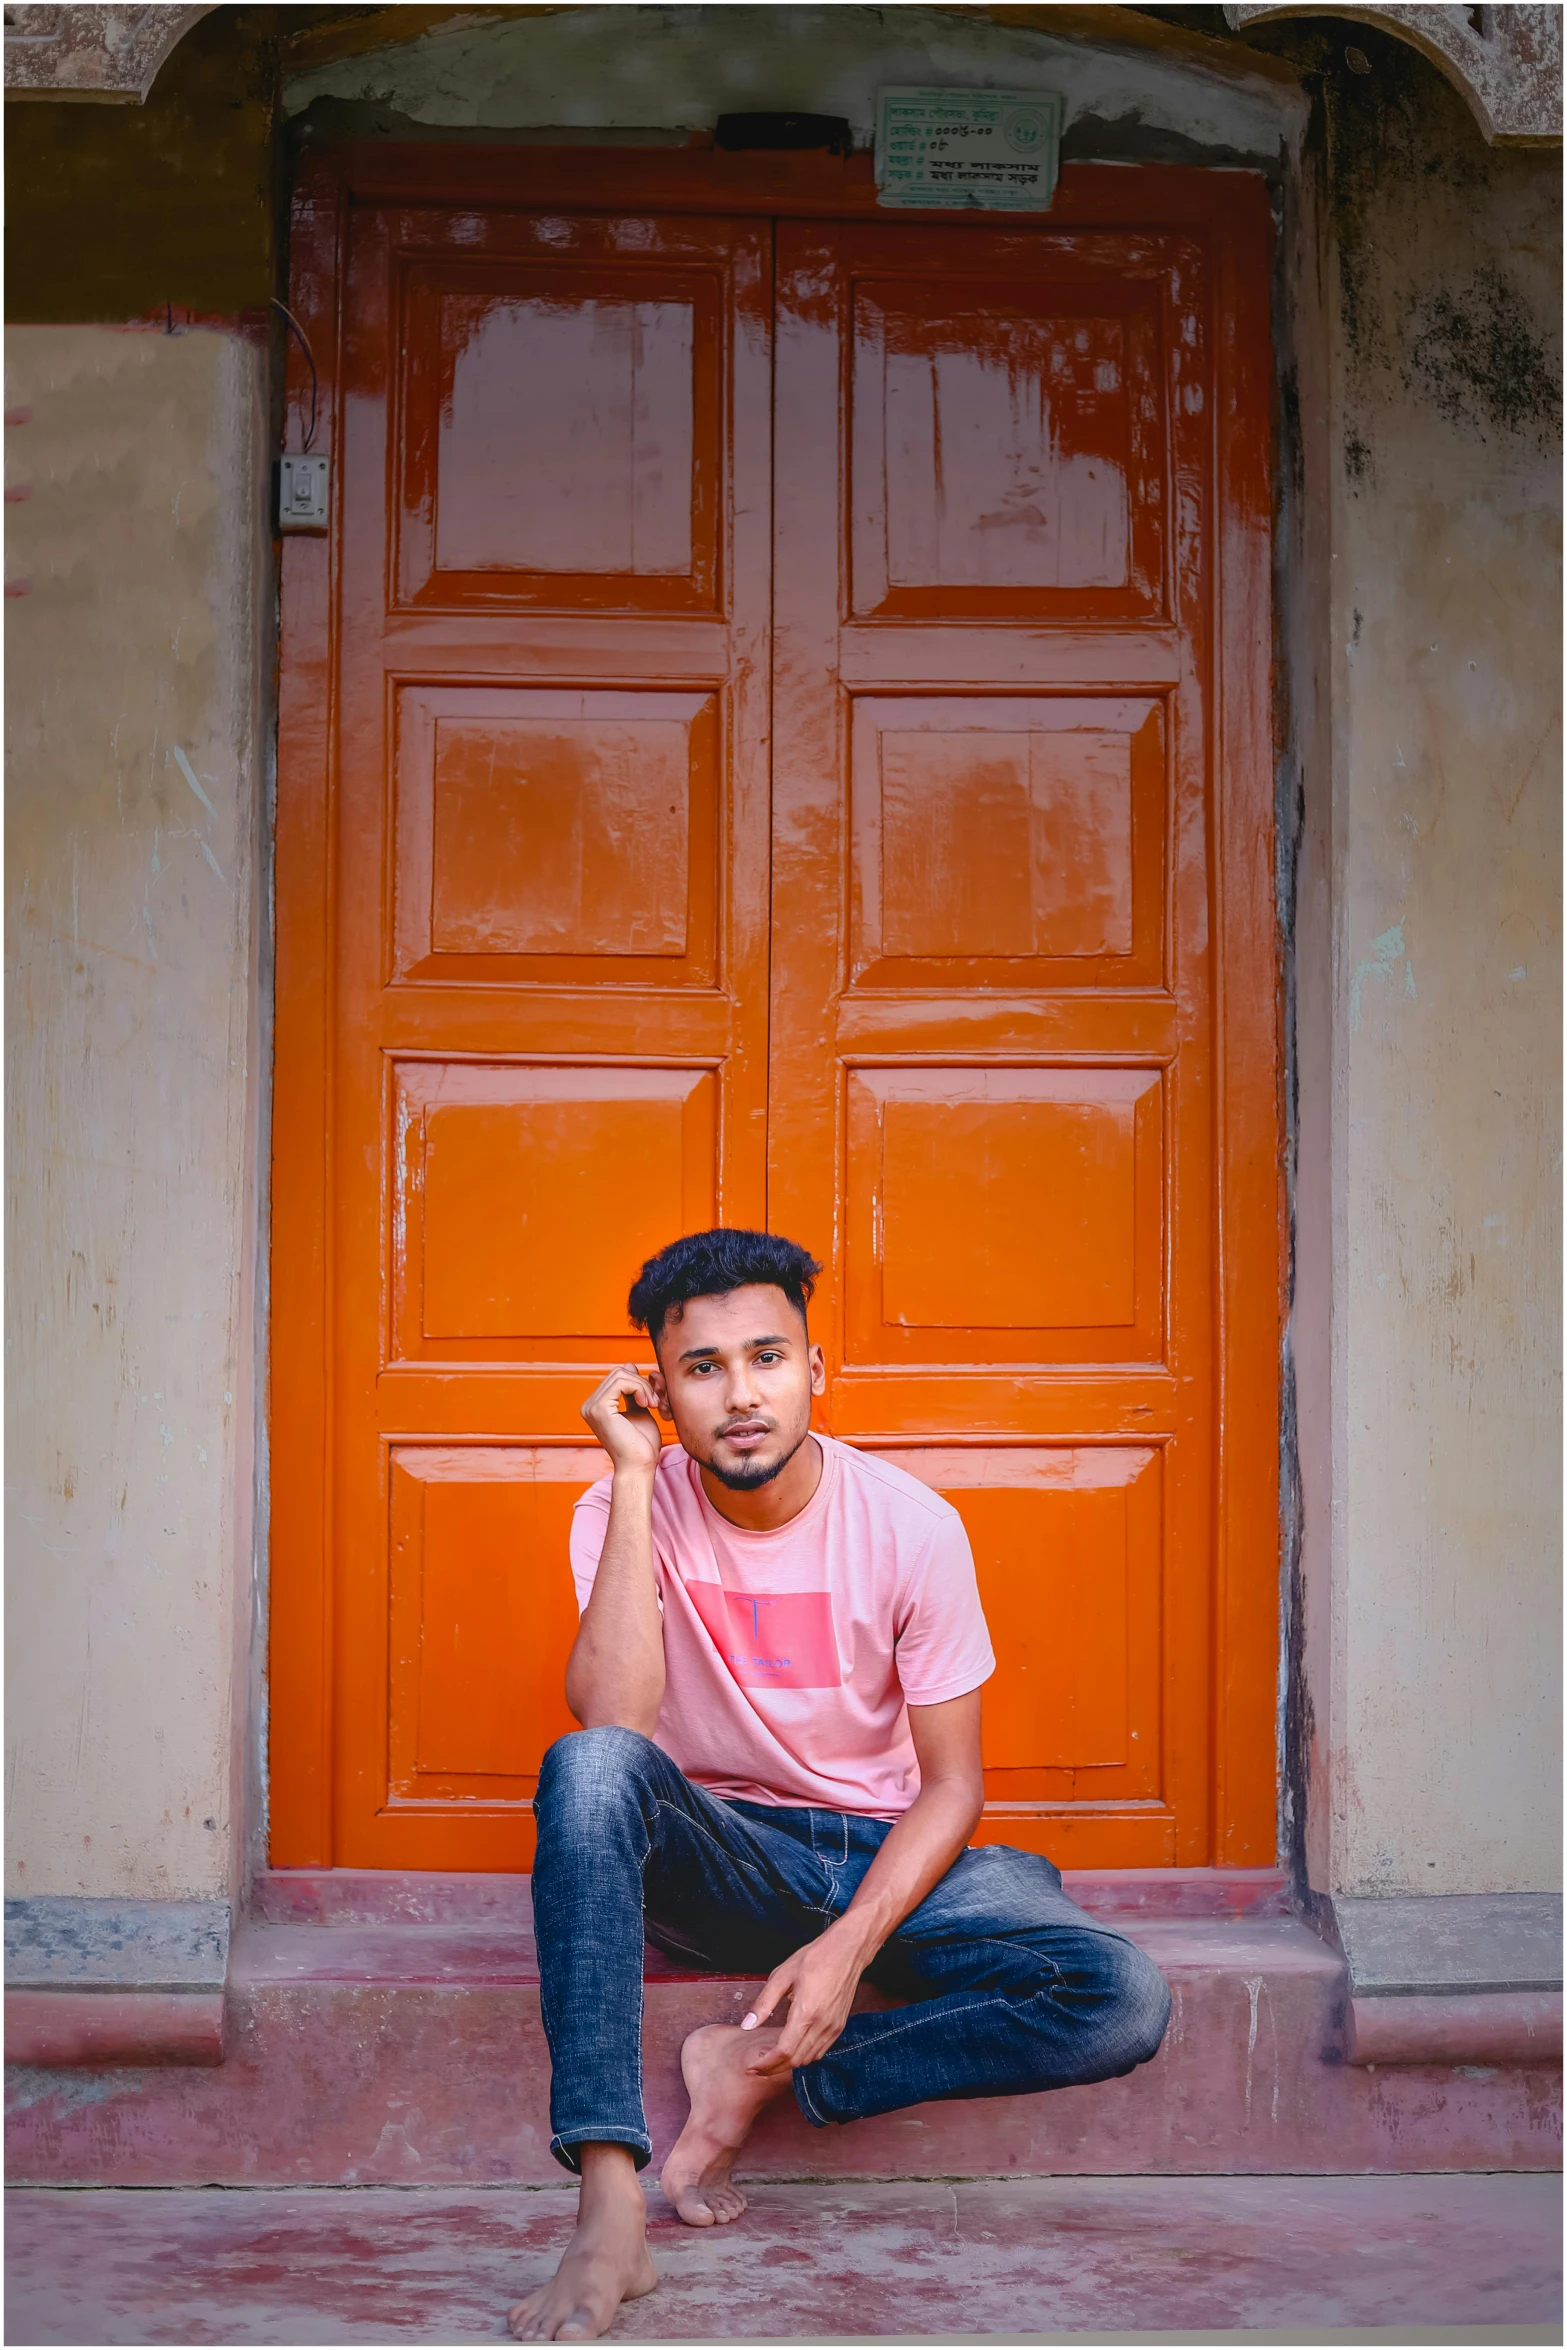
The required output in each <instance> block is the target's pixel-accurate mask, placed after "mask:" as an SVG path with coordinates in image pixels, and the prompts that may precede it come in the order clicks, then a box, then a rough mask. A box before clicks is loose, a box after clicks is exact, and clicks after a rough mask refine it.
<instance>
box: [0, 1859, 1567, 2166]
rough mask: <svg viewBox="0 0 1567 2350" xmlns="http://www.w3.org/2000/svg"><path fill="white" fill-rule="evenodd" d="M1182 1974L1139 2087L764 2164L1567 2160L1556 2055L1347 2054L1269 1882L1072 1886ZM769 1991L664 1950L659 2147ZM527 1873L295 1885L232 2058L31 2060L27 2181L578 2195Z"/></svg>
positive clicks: (779, 2150) (1033, 2101)
mask: <svg viewBox="0 0 1567 2350" xmlns="http://www.w3.org/2000/svg"><path fill="white" fill-rule="evenodd" d="M1068 1882H1069V1888H1070V1890H1071V1891H1072V1892H1073V1894H1074V1896H1075V1897H1076V1898H1077V1899H1078V1900H1079V1901H1080V1902H1082V1903H1083V1905H1084V1907H1085V1908H1092V1909H1094V1910H1096V1911H1097V1912H1098V1913H1099V1914H1102V1915H1113V1916H1115V1918H1116V1921H1117V1923H1118V1924H1119V1925H1120V1926H1122V1928H1123V1929H1124V1930H1125V1931H1126V1932H1128V1933H1130V1934H1131V1935H1132V1936H1133V1937H1134V1938H1135V1939H1136V1940H1137V1941H1138V1942H1140V1943H1141V1944H1142V1945H1143V1947H1144V1948H1145V1949H1147V1951H1148V1952H1149V1954H1150V1956H1151V1957H1153V1958H1154V1960H1155V1961H1156V1963H1157V1964H1158V1965H1159V1966H1160V1967H1161V1968H1162V1969H1163V1971H1164V1973H1165V1975H1166V1976H1167V1978H1168V1980H1169V1982H1170V1986H1171V1991H1172V1994H1173V1997H1174V2015H1173V2019H1172V2022H1171V2026H1170V2031H1169V2035H1168V2037H1167V2040H1166V2043H1165V2046H1164V2048H1163V2049H1162V2050H1161V2052H1160V2054H1159V2056H1158V2058H1157V2059H1156V2060H1155V2061H1154V2063H1152V2064H1151V2065H1147V2066H1144V2067H1143V2068H1142V2069H1141V2070H1140V2071H1138V2072H1137V2073H1134V2074H1132V2075H1131V2076H1129V2077H1128V2078H1127V2079H1126V2080H1123V2081H1112V2082H1106V2083H1104V2084H1102V2085H1101V2086H1099V2087H1096V2088H1091V2089H1068V2090H1061V2091H1058V2092H1056V2093H1054V2094H1053V2095H1050V2096H1041V2097H1016V2098H995V2099H990V2100H986V2101H972V2102H954V2103H952V2104H944V2105H928V2106H921V2107H915V2108H912V2109H911V2110H910V2111H908V2112H906V2113H901V2114H891V2115H886V2116H883V2117H882V2118H880V2119H878V2120H876V2121H872V2122H860V2123H855V2124H851V2125H849V2126H847V2127H845V2128H833V2129H827V2130H813V2129H812V2128H810V2127H809V2125H808V2124H807V2123H806V2122H805V2121H804V2120H803V2118H802V2117H801V2116H800V2115H799V2113H798V2112H797V2111H796V2109H795V2108H794V2106H793V2104H792V2102H788V2101H781V2102H780V2104H779V2105H777V2106H775V2107H774V2108H772V2109H771V2110H770V2111H769V2112H768V2114H766V2115H765V2116H764V2117H763V2120H762V2122H761V2124H760V2125H759V2127H758V2129H757V2131H756V2133H755V2135H754V2137H753V2139H752V2141H751V2144H750V2146H749V2147H748V2149H747V2155H746V2162H745V2166H744V2167H745V2172H746V2174H747V2175H749V2176H752V2177H757V2178H762V2177H773V2178H795V2179H801V2178H804V2179H813V2178H814V2179H850V2178H860V2179H868V2178H932V2177H956V2178H965V2177H967V2178H981V2177H999V2176H1014V2177H1015V2176H1025V2177H1026V2176H1033V2177H1043V2176H1049V2175H1053V2174H1080V2175H1096V2174H1097V2175H1113V2174H1118V2173H1166V2174H1180V2173H1188V2174H1202V2173H1213V2172H1249V2173H1267V2172H1315V2173H1332V2172H1343V2171H1441V2170H1530V2169H1549V2168H1552V2167H1554V2166H1555V2164H1556V2163H1557V2162H1558V2161H1559V2148H1560V2136H1559V2115H1560V2088H1561V2074H1560V2071H1559V2070H1555V2069H1548V2068H1540V2069H1538V2070H1526V2069H1524V2068H1521V2067H1517V2068H1513V2067H1446V2068H1441V2067H1408V2068H1403V2067H1400V2068H1398V2069H1392V2070H1390V2069H1380V2068H1375V2067H1355V2066H1351V2065H1348V2064H1346V2062H1345V2061H1344V2059H1345V2046H1344V2033H1345V2022H1346V2011H1347V1997H1346V1988H1345V1979H1344V1969H1343V1964H1342V1961H1341V1960H1340V1959H1339V1957H1338V1956H1337V1954H1336V1953H1335V1952H1333V1951H1331V1950H1329V1949H1328V1948H1327V1947H1326V1946H1325V1945H1324V1944H1323V1943H1321V1942H1320V1941H1319V1940H1317V1938H1316V1937H1315V1936H1314V1935H1313V1934H1312V1933H1310V1932H1309V1931H1308V1930H1307V1928H1306V1927H1305V1926H1304V1925H1302V1924H1301V1923H1300V1922H1299V1921H1298V1920H1297V1919H1295V1918H1294V1917H1292V1916H1290V1915H1289V1914H1288V1912H1287V1907H1286V1904H1285V1900H1284V1892H1283V1886H1282V1882H1281V1880H1280V1879H1279V1878H1277V1877H1276V1876H1275V1875H1273V1874H1272V1872H1264V1871H1244V1872H1233V1873H1231V1872H1219V1871H1207V1870H1192V1871H1170V1872H1165V1871H1110V1872H1105V1873H1104V1874H1102V1875H1095V1876H1093V1877H1078V1878H1076V1879H1069V1881H1068ZM756 1987H757V1986H756V1984H755V1982H754V1980H740V1979H737V1978H732V1977H722V1976H704V1975H694V1974H690V1973H683V1972H681V1971H679V1970H678V1969H676V1968H673V1967H671V1966H670V1965H669V1964H668V1962H667V1961H665V1960H663V1959H661V1958H659V1957H658V1956H657V1954H655V1953H650V1954H649V1963H648V1967H647V1980H646V1993H645V2048H646V2075H647V2107H648V2122H649V2127H650V2129H651V2131H652V2134H653V2138H654V2143H655V2150H656V2152H655V2159H657V2158H658V2156H660V2155H661V2154H662V2152H663V2151H664V2149H665V2148H667V2146H668V2145H669V2144H670V2143H671V2142H672V2140H673V2138H674V2136H675V2135H676V2133H677V2131H678V2129H679V2127H680V2124H681V2121H682V2120H683V2118H684V2113H685V2097H684V2092H683V2089H682V2086H681V2081H680V2072H679V2050H680V2044H681V2042H682V2040H683V2039H684V2038H685V2035H686V2034H687V2032H689V2031H691V2030H692V2029H693V2028H694V2027H695V2026H696V2025H697V2024H699V2023H705V2022H712V2021H715V2020H726V2019H732V2018H738V2017H739V2016H740V2015H742V2014H743V2013H744V2011H745V2007H746V2005H747V2003H748V2002H749V2000H750V1999H751V1997H752V1996H753V1994H754V1991H755V1989H756ZM547 2093H548V2063H547V2056H546V2051H545V2045H544V2036H543V2030H542V2026H541V2024H540V2020H539V2011H538V1969H537V1963H536V1960H535V1956H534V1951H533V1942H532V1933H531V1915H530V1912H529V1909H528V1902H527V1888H526V1885H525V1884H524V1883H523V1882H521V1881H520V1880H516V1879H504V1878H478V1879H454V1878H422V1879H413V1878H409V1877H402V1876H394V1875H389V1874H387V1875H383V1874H381V1873H378V1872H357V1871H356V1872H341V1873H337V1872H334V1873H331V1874H330V1875H323V1874H309V1873H306V1872H300V1873H298V1874H292V1873H289V1874H274V1875H271V1876H269V1877H267V1878H264V1879H263V1880H262V1881H261V1882H260V1884H259V1885H258V1887H257V1892H256V1899H255V1903H254V1914H253V1915H252V1917H251V1918H250V1919H249V1921H248V1922H247V1923H245V1924H244V1925H242V1926H241V1928H240V1929H239V1930H238V1932H237V1933H236V1935H235V1937H234V1941H233V1945H232V1948H231V1952H230V1965H229V1982H228V1995H227V2023H226V2037H225V2059H224V2062H223V2063H222V2065H221V2066H218V2067H216V2068H213V2069H210V2070H206V2071H201V2070H196V2069H192V2068H186V2067H177V2066H169V2067H167V2068H162V2069H153V2068H145V2069H142V2070H135V2071H132V2070H125V2071H101V2072H90V2071H85V2070H77V2071H71V2072H61V2071H43V2070H29V2069H27V2068H23V2067H18V2068H14V2070H13V2073H12V2075H11V2076H10V2080H9V2122H8V2141H9V2143H8V2154H9V2170H8V2175H9V2177H10V2179H11V2181H12V2182H13V2183H14V2184H18V2185H20V2184H29V2183H31V2184H60V2183H65V2182H71V2183H75V2184H86V2183H92V2184H99V2185H119V2186H153V2185H158V2186H169V2185H193V2186H194V2185H203V2184H221V2185H225V2186H240V2185H247V2184H248V2185H321V2186H330V2185H372V2184H388V2185H391V2184H401V2185H411V2184H414V2183H416V2182H417V2183H422V2184H426V2185H430V2186H437V2185H440V2186H446V2185H451V2186H459V2185H480V2184H501V2183H506V2182H516V2183H522V2184H538V2185H544V2184H554V2183H558V2182H559V2180H560V2177H561V2173H560V2171H559V2169H558V2168H557V2166H556V2165H555V2163H554V2162H553V2161H552V2159H551V2157H550V2154H549V2146H548V2139H549V2130H548V2122H547Z"/></svg>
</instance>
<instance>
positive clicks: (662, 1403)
mask: <svg viewBox="0 0 1567 2350" xmlns="http://www.w3.org/2000/svg"><path fill="white" fill-rule="evenodd" d="M647 1383H648V1386H649V1387H650V1388H651V1390H652V1394H653V1409H654V1410H655V1411H656V1412H657V1414H658V1416H659V1418H660V1419H661V1420H672V1419H673V1418H674V1416H675V1415H674V1413H673V1412H672V1411H671V1410H670V1408H669V1390H668V1389H667V1388H666V1387H665V1385H664V1374H663V1372H662V1371H661V1370H660V1369H659V1367H658V1364H657V1362H656V1361H655V1363H654V1365H653V1368H652V1370H651V1371H649V1373H648V1375H647Z"/></svg>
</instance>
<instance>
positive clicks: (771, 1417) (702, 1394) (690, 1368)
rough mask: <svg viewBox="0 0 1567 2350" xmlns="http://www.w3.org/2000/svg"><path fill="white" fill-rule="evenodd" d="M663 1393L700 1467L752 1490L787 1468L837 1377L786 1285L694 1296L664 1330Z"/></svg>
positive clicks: (658, 1384) (659, 1382)
mask: <svg viewBox="0 0 1567 2350" xmlns="http://www.w3.org/2000/svg"><path fill="white" fill-rule="evenodd" d="M656 1352H657V1356H658V1368H657V1370H656V1371H655V1372H654V1373H653V1380H652V1384H653V1387H654V1390H655V1392H659V1391H661V1392H662V1397H663V1400H664V1401H665V1402H666V1403H667V1405H668V1407H669V1416H670V1418H671V1419H672V1420H673V1421H674V1423H675V1434H676V1435H677V1436H678V1437H679V1439H680V1441H681V1443H682V1444H683V1445H684V1447H685V1449H686V1451H687V1452H688V1453H689V1454H690V1455H691V1458H692V1459H693V1460H694V1461H695V1462H696V1463H697V1464H698V1466H699V1467H701V1468H704V1469H710V1470H711V1471H712V1473H713V1475H714V1476H715V1477H716V1478H717V1479H718V1480H719V1483H720V1484H722V1485H727V1486H729V1487H730V1488H731V1489H732V1490H733V1491H734V1492H736V1493H748V1492H750V1491H752V1490H753V1489H754V1488H755V1487H756V1486H758V1485H766V1484H767V1483H769V1481H770V1480H771V1479H772V1478H774V1477H776V1476H777V1474H778V1472H779V1470H780V1469H782V1468H785V1467H787V1465H788V1463H789V1462H790V1461H791V1460H792V1459H793V1457H794V1455H795V1454H796V1453H797V1452H798V1451H799V1449H800V1447H801V1445H802V1444H803V1443H804V1442H805V1439H806V1437H807V1436H808V1435H809V1434H810V1428H811V1397H812V1396H813V1395H820V1394H821V1393H822V1391H823V1389H824V1388H825V1386H826V1384H827V1374H826V1368H825V1366H824V1364H823V1361H822V1350H821V1348H820V1347H819V1346H813V1345H811V1343H810V1341H809V1340H808V1339H807V1337H806V1334H805V1323H804V1320H803V1319H802V1317H801V1315H800V1314H799V1313H798V1312H797V1311H796V1309H795V1308H794V1307H793V1306H792V1305H791V1304H790V1303H789V1300H788V1299H787V1298H786V1297H785V1295H784V1293H783V1291H782V1290H781V1289H774V1288H773V1287H772V1286H771V1284H766V1285H763V1284H761V1283H757V1284H756V1285H755V1286H753V1287H751V1288H748V1289H731V1290H728V1291H726V1292H725V1294H724V1295H723V1296H722V1297H694V1298H693V1299H692V1300H691V1302H690V1304H689V1305H687V1306H684V1307H682V1308H680V1309H679V1311H678V1313H677V1314H670V1315H669V1316H667V1318H666V1320H665V1323H664V1327H663V1329H662V1330H661V1331H660V1332H659V1337H658V1345H657V1349H656Z"/></svg>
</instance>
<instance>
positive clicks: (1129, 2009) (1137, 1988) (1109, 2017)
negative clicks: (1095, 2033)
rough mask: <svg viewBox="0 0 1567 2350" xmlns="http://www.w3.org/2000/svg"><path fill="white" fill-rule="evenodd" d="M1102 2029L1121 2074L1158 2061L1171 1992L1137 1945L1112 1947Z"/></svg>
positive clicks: (1108, 1951) (1117, 1943) (1108, 1953)
mask: <svg viewBox="0 0 1567 2350" xmlns="http://www.w3.org/2000/svg"><path fill="white" fill-rule="evenodd" d="M1105 1958H1106V1965H1105V1980H1104V1992H1105V2003H1104V2008H1103V2011H1102V2014H1101V2024H1100V2028H1101V2031H1102V2032H1103V2035H1104V2039H1105V2044H1106V2051H1105V2052H1106V2054H1107V2055H1113V2056H1114V2057H1115V2059H1116V2069H1117V2071H1118V2072H1131V2071H1132V2069H1133V2068H1134V2066H1136V2065H1140V2064H1146V2063H1147V2062H1148V2060H1149V2058H1150V2057H1153V2056H1157V2055H1158V2053H1159V2049H1160V2046H1161V2044H1162V2042H1163V2040H1164V2035H1165V2032H1166V2031H1167V2029H1168V2028H1169V2022H1170V1986H1169V1984H1168V1983H1167V1982H1166V1981H1165V1979H1164V1977H1163V1975H1161V1974H1160V1972H1159V1969H1158V1968H1157V1967H1156V1966H1155V1965H1154V1962H1153V1960H1152V1959H1151V1958H1150V1957H1149V1956H1148V1954H1147V1952H1146V1951H1144V1950H1139V1949H1138V1947H1137V1945H1136V1943H1135V1942H1122V1941H1120V1940H1119V1939H1117V1940H1115V1941H1113V1942H1112V1941H1110V1940H1109V1939H1108V1937H1107V1941H1106V1952H1105Z"/></svg>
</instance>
